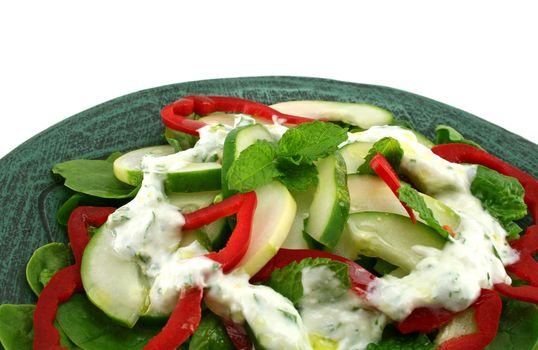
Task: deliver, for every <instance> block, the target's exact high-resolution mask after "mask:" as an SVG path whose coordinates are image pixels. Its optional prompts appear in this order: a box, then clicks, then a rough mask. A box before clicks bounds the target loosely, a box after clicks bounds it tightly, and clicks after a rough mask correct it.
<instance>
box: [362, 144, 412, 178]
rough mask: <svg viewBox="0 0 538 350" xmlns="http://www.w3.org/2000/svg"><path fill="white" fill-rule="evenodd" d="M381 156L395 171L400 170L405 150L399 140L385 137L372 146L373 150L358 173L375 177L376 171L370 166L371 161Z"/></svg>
mask: <svg viewBox="0 0 538 350" xmlns="http://www.w3.org/2000/svg"><path fill="white" fill-rule="evenodd" d="M378 153H379V154H381V155H382V156H383V157H385V159H386V160H387V161H388V162H389V163H390V165H391V166H392V168H393V169H394V170H395V171H398V169H399V168H400V162H401V161H402V157H403V149H402V147H401V146H400V143H399V142H398V140H396V139H394V138H392V137H384V138H382V139H381V140H379V141H377V142H376V143H374V144H373V145H372V148H370V150H369V151H368V154H367V155H366V157H365V158H364V163H363V164H362V165H361V166H360V167H359V169H358V172H359V173H360V174H369V175H375V174H376V173H375V171H374V170H373V169H372V167H371V166H370V161H371V160H372V159H373V158H374V157H375V156H376V154H378Z"/></svg>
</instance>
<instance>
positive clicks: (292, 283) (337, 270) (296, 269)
mask: <svg viewBox="0 0 538 350" xmlns="http://www.w3.org/2000/svg"><path fill="white" fill-rule="evenodd" d="M319 266H327V267H328V268H329V269H331V270H332V271H333V272H334V274H335V276H336V277H337V278H338V280H339V281H340V283H341V285H340V287H339V288H338V292H342V291H344V290H346V289H348V288H350V287H351V281H350V279H349V273H348V267H347V265H346V264H344V263H341V262H339V261H334V260H331V259H326V258H316V259H312V258H307V259H303V260H302V261H301V262H299V263H296V262H293V263H291V264H289V265H288V266H286V267H284V268H282V269H277V270H275V271H273V273H272V274H271V278H270V279H269V280H268V281H267V285H268V286H269V287H271V288H273V289H274V290H275V291H277V292H278V293H280V294H282V295H283V296H285V297H286V298H288V299H289V300H290V301H291V302H292V303H294V304H297V303H298V302H299V300H300V299H301V297H302V296H303V284H302V282H301V279H302V270H303V269H304V268H307V267H309V268H315V267H319Z"/></svg>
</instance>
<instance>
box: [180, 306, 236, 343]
mask: <svg viewBox="0 0 538 350" xmlns="http://www.w3.org/2000/svg"><path fill="white" fill-rule="evenodd" d="M234 349H235V346H234V345H233V343H232V341H231V340H230V338H229V337H228V333H226V328H224V325H223V324H222V321H221V319H220V318H219V317H218V316H217V315H215V314H214V313H212V312H210V311H206V312H205V313H204V314H203V316H202V320H201V321H200V325H198V328H196V331H195V332H194V334H193V335H192V338H191V342H190V344H189V350H234Z"/></svg>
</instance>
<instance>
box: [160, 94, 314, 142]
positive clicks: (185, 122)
mask: <svg viewBox="0 0 538 350" xmlns="http://www.w3.org/2000/svg"><path fill="white" fill-rule="evenodd" d="M213 112H226V113H243V114H248V115H252V116H253V117H257V118H262V119H265V120H269V121H271V120H273V117H277V118H278V119H279V120H281V121H282V122H283V123H287V124H300V123H306V122H312V121H314V120H313V119H310V118H303V117H297V116H293V115H288V114H284V113H280V112H278V111H277V110H274V109H272V108H271V107H269V106H266V105H264V104H262V103H259V102H254V101H250V100H245V99H242V98H237V97H224V96H186V97H183V98H181V99H180V100H178V101H176V102H174V103H172V104H170V105H168V106H166V107H164V108H163V109H162V110H161V117H162V120H163V123H164V124H165V125H166V126H167V127H169V128H171V129H174V130H179V131H182V132H185V133H187V134H191V135H195V136H197V135H198V129H200V128H202V127H204V126H205V125H206V124H205V123H203V122H200V121H197V120H192V119H187V118H186V117H187V116H189V115H190V114H192V113H196V114H198V115H207V114H210V113H213Z"/></svg>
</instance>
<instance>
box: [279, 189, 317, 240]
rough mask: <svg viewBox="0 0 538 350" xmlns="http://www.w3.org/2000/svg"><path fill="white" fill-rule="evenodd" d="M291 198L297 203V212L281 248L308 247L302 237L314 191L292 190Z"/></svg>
mask: <svg viewBox="0 0 538 350" xmlns="http://www.w3.org/2000/svg"><path fill="white" fill-rule="evenodd" d="M292 196H293V199H294V200H295V203H297V212H296V214H295V218H294V219H293V224H292V225H291V228H290V232H289V233H288V237H286V240H285V241H284V243H283V244H282V248H288V249H309V248H310V247H309V246H308V243H307V242H306V241H305V239H304V222H305V219H306V218H308V212H309V210H310V204H311V203H312V199H313V198H314V191H313V190H307V191H304V192H292Z"/></svg>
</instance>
